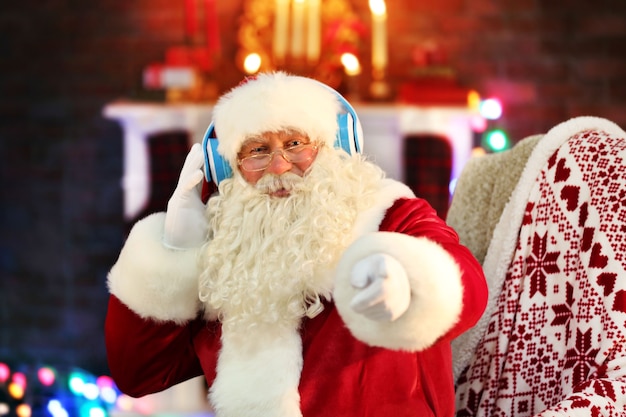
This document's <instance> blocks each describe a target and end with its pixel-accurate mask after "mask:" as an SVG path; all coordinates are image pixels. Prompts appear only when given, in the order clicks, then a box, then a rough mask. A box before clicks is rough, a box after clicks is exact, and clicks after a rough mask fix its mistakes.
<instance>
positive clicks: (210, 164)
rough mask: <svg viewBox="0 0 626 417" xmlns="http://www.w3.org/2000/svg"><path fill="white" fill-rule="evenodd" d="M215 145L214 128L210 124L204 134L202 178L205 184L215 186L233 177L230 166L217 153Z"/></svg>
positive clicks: (216, 142)
mask: <svg viewBox="0 0 626 417" xmlns="http://www.w3.org/2000/svg"><path fill="white" fill-rule="evenodd" d="M217 145H218V141H217V138H216V137H215V128H214V127H213V123H211V124H210V125H209V127H208V128H207V130H206V133H205V134H204V139H203V140H202V150H203V152H204V178H206V180H207V182H211V181H213V182H214V183H215V185H219V183H220V182H222V181H223V180H225V179H227V178H230V177H232V176H233V170H232V168H231V167H230V164H229V163H228V161H226V160H225V159H224V158H223V157H222V155H220V153H219V152H218V151H217Z"/></svg>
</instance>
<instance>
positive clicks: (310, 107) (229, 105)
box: [213, 72, 342, 166]
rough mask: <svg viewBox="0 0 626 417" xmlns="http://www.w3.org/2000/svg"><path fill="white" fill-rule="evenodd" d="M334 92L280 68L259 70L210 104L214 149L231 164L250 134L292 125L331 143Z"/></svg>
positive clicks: (336, 102)
mask: <svg viewBox="0 0 626 417" xmlns="http://www.w3.org/2000/svg"><path fill="white" fill-rule="evenodd" d="M341 106H342V104H341V102H340V101H339V99H338V97H337V94H336V93H335V92H334V91H333V90H332V89H330V88H328V87H326V86H325V85H323V84H321V83H320V82H318V81H316V80H313V79H310V78H306V77H301V76H295V75H289V74H286V73H284V72H272V73H261V74H258V75H257V76H255V77H253V78H250V79H248V80H246V81H245V82H243V83H242V84H240V85H238V86H237V87H235V88H233V89H232V90H230V91H229V92H228V93H226V94H224V95H223V96H222V97H221V98H220V99H219V100H218V102H217V104H216V105H215V108H214V109H213V123H214V126H215V134H216V136H217V138H218V148H217V150H218V152H219V153H220V154H222V156H224V158H225V159H226V160H228V162H229V163H230V164H231V166H236V161H237V153H238V152H239V150H240V149H241V146H242V145H243V143H244V142H245V141H246V139H248V138H249V137H251V136H254V135H259V134H261V133H263V132H270V131H272V132H276V131H279V130H285V129H296V130H299V131H301V132H303V133H305V134H307V135H308V136H309V138H310V139H311V140H312V141H315V142H318V143H320V144H322V145H327V146H329V147H332V146H333V144H334V141H335V137H336V134H337V129H338V124H337V114H339V112H340V111H341V108H342V107H341Z"/></svg>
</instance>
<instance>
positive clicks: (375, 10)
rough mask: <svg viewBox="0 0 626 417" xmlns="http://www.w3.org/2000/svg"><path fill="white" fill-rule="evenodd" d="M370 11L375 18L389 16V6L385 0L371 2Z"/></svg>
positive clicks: (370, 0)
mask: <svg viewBox="0 0 626 417" xmlns="http://www.w3.org/2000/svg"><path fill="white" fill-rule="evenodd" d="M369 4H370V10H371V11H372V14H373V15H375V16H384V15H385V14H387V6H386V5H385V0H369Z"/></svg>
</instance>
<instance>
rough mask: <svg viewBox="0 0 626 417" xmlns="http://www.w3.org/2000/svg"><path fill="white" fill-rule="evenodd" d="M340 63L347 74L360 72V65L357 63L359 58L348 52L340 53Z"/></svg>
mask: <svg viewBox="0 0 626 417" xmlns="http://www.w3.org/2000/svg"><path fill="white" fill-rule="evenodd" d="M341 63H342V64H343V67H344V69H345V71H346V74H348V75H358V74H360V73H361V65H360V64H359V58H357V57H356V56H355V55H354V54H351V53H349V52H346V53H344V54H343V55H341Z"/></svg>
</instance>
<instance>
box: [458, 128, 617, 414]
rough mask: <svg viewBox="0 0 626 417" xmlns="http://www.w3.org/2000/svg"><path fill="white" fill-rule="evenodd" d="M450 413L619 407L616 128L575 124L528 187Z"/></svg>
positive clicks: (556, 411)
mask: <svg viewBox="0 0 626 417" xmlns="http://www.w3.org/2000/svg"><path fill="white" fill-rule="evenodd" d="M457 410H458V411H457V416H458V417H467V416H507V417H512V416H515V417H524V416H542V417H546V416H568V417H571V416H580V417H583V416H584V417H595V416H626V139H625V138H624V137H616V136H615V135H610V134H608V133H606V132H603V131H598V130H586V131H582V132H579V133H577V134H575V135H573V136H572V137H571V138H569V139H568V140H567V141H566V142H565V143H563V144H562V145H561V146H560V147H559V148H558V150H557V151H556V152H555V153H554V154H552V156H551V157H550V158H549V159H548V163H547V164H546V165H545V166H544V167H543V169H541V172H540V173H539V175H538V176H537V177H536V180H535V182H534V185H533V186H532V189H531V193H530V196H529V199H528V201H527V204H526V207H525V211H524V216H523V220H522V225H521V227H520V229H519V235H518V240H517V246H516V248H515V251H514V254H513V257H512V259H511V263H510V264H509V268H508V271H507V273H506V277H505V279H504V284H503V286H502V290H501V292H500V295H499V298H498V300H497V304H496V307H495V308H494V310H493V314H492V315H491V318H490V320H489V322H488V325H487V328H486V331H485V334H484V336H483V338H482V340H481V341H480V343H479V345H478V347H477V349H476V351H475V354H474V357H473V358H472V360H471V362H470V366H469V367H468V368H467V369H466V370H465V372H464V373H463V375H462V376H461V378H460V379H459V381H458V387H457Z"/></svg>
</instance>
